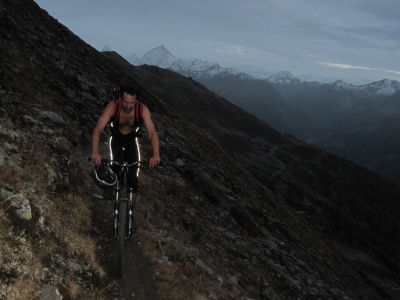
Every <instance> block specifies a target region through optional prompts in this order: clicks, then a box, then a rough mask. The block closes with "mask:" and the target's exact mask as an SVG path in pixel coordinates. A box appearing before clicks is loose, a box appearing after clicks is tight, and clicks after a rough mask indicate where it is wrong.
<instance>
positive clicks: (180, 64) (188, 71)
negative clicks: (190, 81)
mask: <svg viewBox="0 0 400 300" xmlns="http://www.w3.org/2000/svg"><path fill="white" fill-rule="evenodd" d="M168 68H169V69H171V70H173V71H175V72H177V73H179V74H182V75H187V76H196V77H206V78H207V77H212V76H215V75H218V74H233V75H236V74H238V73H239V72H238V71H236V70H235V69H234V68H223V67H221V66H220V65H219V64H218V63H212V62H209V61H205V60H201V59H178V60H176V61H175V62H173V63H172V64H171V65H170V66H169V67H168Z"/></svg>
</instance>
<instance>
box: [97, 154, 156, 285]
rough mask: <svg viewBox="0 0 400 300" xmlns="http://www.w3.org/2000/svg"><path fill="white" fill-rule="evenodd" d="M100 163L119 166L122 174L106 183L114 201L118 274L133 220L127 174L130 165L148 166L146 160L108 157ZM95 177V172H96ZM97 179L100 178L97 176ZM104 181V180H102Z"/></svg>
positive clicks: (121, 273) (122, 270)
mask: <svg viewBox="0 0 400 300" xmlns="http://www.w3.org/2000/svg"><path fill="white" fill-rule="evenodd" d="M101 164H102V165H103V166H105V167H106V168H109V169H111V166H116V167H118V168H120V172H121V174H122V180H119V179H118V178H120V177H119V176H116V178H115V183H109V184H106V185H107V186H108V187H109V188H113V202H114V211H113V219H114V239H115V240H117V241H118V256H117V257H118V262H117V274H118V276H121V277H122V276H123V275H124V261H125V246H126V243H127V241H129V240H131V239H132V234H133V229H134V227H133V226H134V222H133V209H134V207H133V204H134V203H133V200H134V199H133V196H134V195H133V194H134V193H133V191H132V188H128V185H127V177H128V176H127V174H128V170H129V168H131V167H135V166H137V167H138V168H143V167H147V166H148V162H147V161H138V162H134V163H131V164H129V163H127V162H123V163H118V162H117V161H112V160H108V159H102V160H101ZM96 177H97V174H96ZM97 180H100V179H99V178H98V177H97ZM102 182H103V183H104V181H102Z"/></svg>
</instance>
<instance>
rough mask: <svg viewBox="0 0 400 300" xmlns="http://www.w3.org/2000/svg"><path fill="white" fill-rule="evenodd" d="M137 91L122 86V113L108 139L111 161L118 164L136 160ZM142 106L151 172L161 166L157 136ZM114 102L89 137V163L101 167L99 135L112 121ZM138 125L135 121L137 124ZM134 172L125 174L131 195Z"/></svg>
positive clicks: (131, 169)
mask: <svg viewBox="0 0 400 300" xmlns="http://www.w3.org/2000/svg"><path fill="white" fill-rule="evenodd" d="M137 94H138V92H137V90H136V89H135V88H134V87H133V86H130V85H125V86H123V87H122V90H121V98H122V99H121V100H122V103H121V110H120V114H119V117H118V118H117V119H115V120H113V122H112V123H113V124H112V130H111V136H110V139H109V147H110V156H111V157H110V159H111V160H115V161H117V162H119V163H123V162H128V163H133V162H136V161H138V160H139V157H140V151H139V141H138V132H139V131H140V128H139V126H137V124H138V122H135V120H134V119H135V105H136V104H138V103H139V101H138V99H137ZM140 105H143V116H142V117H141V118H142V119H143V123H144V125H145V126H146V129H147V133H148V135H149V138H150V144H151V147H152V150H153V155H152V157H150V159H149V167H150V168H153V167H155V166H156V165H158V164H159V163H160V153H159V142H158V134H157V132H156V129H155V126H154V124H153V121H152V120H151V116H150V111H149V109H148V108H147V106H145V105H144V104H140ZM113 113H114V101H112V102H110V103H108V104H107V106H106V107H105V109H104V111H103V113H102V115H101V116H100V118H99V120H98V121H97V124H96V126H95V128H94V130H93V135H92V156H91V160H92V162H93V163H94V164H95V165H97V166H99V165H100V164H101V155H100V151H99V143H100V135H101V133H102V131H103V130H104V128H105V127H106V126H107V124H108V123H109V122H110V120H111V119H112V117H113ZM136 121H137V120H136ZM137 174H138V172H137V168H134V167H133V168H130V170H129V173H128V187H130V188H132V190H133V193H134V194H136V192H137Z"/></svg>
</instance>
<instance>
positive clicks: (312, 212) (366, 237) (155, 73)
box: [135, 66, 399, 270]
mask: <svg viewBox="0 0 400 300" xmlns="http://www.w3.org/2000/svg"><path fill="white" fill-rule="evenodd" d="M135 73H138V75H137V76H138V77H137V78H140V80H141V81H142V82H144V85H145V86H146V87H147V88H148V89H150V90H152V91H153V92H154V93H155V94H157V95H159V96H160V97H163V98H164V100H165V101H166V102H167V103H168V104H169V105H170V106H172V107H174V108H175V109H176V110H177V111H179V112H181V113H182V114H184V115H187V116H188V117H189V118H190V119H191V120H193V122H195V123H197V124H198V125H199V126H201V127H202V128H204V129H205V130H206V132H208V134H209V135H210V136H211V137H212V138H213V139H214V140H215V141H218V142H220V145H221V146H222V147H223V148H224V150H225V151H226V152H228V153H230V154H231V155H232V157H234V158H236V159H237V160H238V161H239V162H241V163H242V164H243V165H245V166H247V169H248V170H249V171H250V172H251V173H252V174H253V175H255V176H256V177H257V179H258V180H259V181H260V182H262V183H263V184H265V185H266V186H268V187H270V188H271V189H272V190H274V191H276V192H277V193H279V194H280V195H281V196H282V197H283V199H285V200H286V201H287V202H288V203H289V204H291V205H292V206H293V207H294V208H295V209H296V210H297V211H298V213H301V214H302V215H304V216H306V217H307V219H309V220H311V221H312V223H313V224H314V225H315V226H316V227H317V228H319V229H320V230H321V232H324V233H327V234H328V236H330V237H331V238H333V239H335V240H340V241H342V242H344V243H345V244H347V243H350V244H353V246H356V247H357V248H359V247H361V248H364V246H366V248H364V249H365V250H366V251H367V249H368V248H369V250H368V251H371V252H370V253H371V254H372V253H380V254H379V256H380V257H381V258H382V257H383V256H386V254H383V253H384V252H386V251H388V254H389V253H390V254H389V255H388V256H387V258H389V257H390V258H389V260H387V261H386V263H387V264H388V265H389V266H391V268H393V270H396V269H397V268H398V264H397V263H395V264H393V263H394V260H392V258H394V257H395V256H397V254H396V253H397V251H398V241H397V239H396V238H395V236H396V234H395V233H394V232H392V233H390V232H386V233H383V232H381V233H378V231H381V230H383V231H385V229H384V228H389V227H391V226H392V224H394V223H397V221H396V218H397V217H396V216H397V213H394V215H393V216H392V217H390V215H391V214H392V213H393V212H394V210H393V209H395V207H398V201H397V197H398V195H399V190H398V186H396V185H393V184H392V183H390V182H387V181H385V180H384V179H383V178H380V177H379V176H377V175H375V174H373V173H371V172H369V171H367V170H365V169H363V168H360V167H358V166H356V165H354V164H352V163H350V162H348V161H346V160H344V159H342V158H339V157H335V156H332V155H328V154H327V153H325V152H323V151H321V150H319V149H317V148H315V147H313V146H311V145H307V144H304V143H302V142H300V141H298V140H296V139H294V138H290V137H288V136H283V135H279V134H278V135H277V133H276V132H275V131H274V130H272V129H271V128H270V127H269V126H267V125H266V124H264V123H262V122H260V121H256V123H255V126H251V127H249V126H248V125H247V124H252V123H254V122H253V121H252V116H249V115H246V114H245V113H244V112H243V111H242V110H240V109H239V110H238V109H230V110H229V111H230V113H229V114H227V113H226V112H227V111H228V109H229V108H234V106H233V105H231V104H229V103H225V104H224V106H225V108H224V111H220V110H219V105H220V103H218V102H217V101H216V100H215V98H213V96H212V94H213V93H210V92H208V91H207V90H206V89H204V88H202V87H201V86H200V88H201V89H199V90H197V92H196V93H193V90H194V89H198V87H199V86H198V84H197V83H196V82H194V81H192V80H191V79H190V78H185V77H182V76H180V75H177V74H174V73H172V72H170V71H168V70H163V69H159V68H157V67H150V66H142V67H139V68H135ZM185 102H186V103H187V102H190V103H191V107H195V108H194V109H191V110H190V109H188V106H186V105H184V103H185ZM366 186H368V189H366V188H365V187H366ZM393 189H395V190H396V192H395V193H394V194H392V195H386V192H385V191H386V190H391V191H394V190H393ZM383 195H384V196H383ZM378 207H380V208H378ZM377 209H378V210H379V211H380V212H378V211H377ZM395 210H396V209H395ZM382 215H385V217H384V219H385V220H386V221H383V220H382V219H381V216H382ZM338 220H340V221H339V222H338ZM382 221H383V222H384V223H386V225H383V224H382V223H381V222H382ZM395 226H396V227H397V226H398V225H395ZM389 231H391V230H389ZM383 236H385V237H389V239H387V238H384V239H381V238H382V237H383ZM361 245H363V246H361ZM389 249H392V250H389ZM382 255H383V256H382ZM393 255H394V256H393ZM396 265H397V266H396Z"/></svg>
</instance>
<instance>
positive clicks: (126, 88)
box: [121, 84, 139, 97]
mask: <svg viewBox="0 0 400 300" xmlns="http://www.w3.org/2000/svg"><path fill="white" fill-rule="evenodd" d="M124 93H127V94H128V95H131V96H135V95H136V97H138V96H139V90H138V89H137V88H136V87H134V86H132V85H128V84H127V85H122V86H121V97H122V96H123V95H124Z"/></svg>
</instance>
